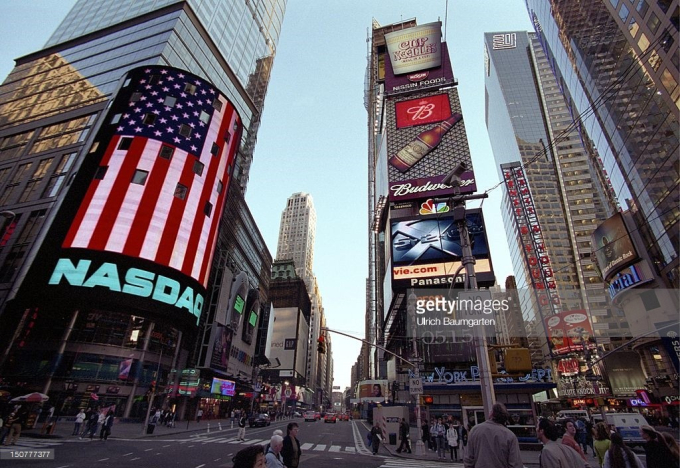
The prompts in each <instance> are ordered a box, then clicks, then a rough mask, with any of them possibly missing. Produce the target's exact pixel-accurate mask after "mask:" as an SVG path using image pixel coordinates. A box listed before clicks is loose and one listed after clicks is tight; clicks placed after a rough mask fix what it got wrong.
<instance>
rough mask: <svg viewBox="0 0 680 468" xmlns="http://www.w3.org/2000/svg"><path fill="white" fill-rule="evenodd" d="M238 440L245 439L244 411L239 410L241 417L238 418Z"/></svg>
mask: <svg viewBox="0 0 680 468" xmlns="http://www.w3.org/2000/svg"><path fill="white" fill-rule="evenodd" d="M238 440H246V412H245V411H241V417H240V418H239V420H238Z"/></svg>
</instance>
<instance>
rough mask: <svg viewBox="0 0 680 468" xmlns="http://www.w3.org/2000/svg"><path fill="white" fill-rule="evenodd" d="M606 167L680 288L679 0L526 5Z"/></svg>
mask: <svg viewBox="0 0 680 468" xmlns="http://www.w3.org/2000/svg"><path fill="white" fill-rule="evenodd" d="M527 8H528V11H529V15H530V16H531V18H532V20H533V22H534V24H535V25H536V27H535V29H536V31H537V33H538V40H539V42H540V43H541V44H542V45H543V48H544V49H545V51H546V56H547V57H548V60H549V61H550V63H551V67H552V68H553V69H554V71H555V73H556V75H557V80H558V82H559V86H560V87H561V88H562V89H563V90H564V92H565V93H566V94H567V96H568V99H567V106H568V108H569V110H570V112H571V113H572V114H573V115H574V116H575V117H576V116H578V120H577V124H578V128H579V129H580V130H581V131H582V132H581V135H583V139H584V142H585V144H586V145H588V146H590V147H592V149H591V152H597V158H598V163H599V168H598V169H599V171H600V172H601V173H602V174H605V175H606V177H607V178H608V180H609V181H610V182H611V187H612V190H613V192H614V194H615V196H616V199H617V201H618V203H619V205H620V206H621V208H622V209H624V210H625V209H630V211H631V212H632V213H633V215H634V218H635V223H636V224H637V229H639V231H640V234H641V235H642V237H643V239H644V244H645V245H644V247H645V250H646V251H648V252H649V253H650V256H651V258H652V263H653V268H654V269H655V273H656V274H658V275H659V276H660V277H661V278H663V281H665V283H666V284H667V285H668V286H669V287H673V288H678V286H679V285H680V276H679V273H678V265H679V262H680V260H679V259H678V248H679V247H678V246H680V237H679V236H680V229H678V219H679V218H680V190H679V187H678V184H679V183H680V167H679V166H678V147H679V141H680V125H679V124H678V120H679V118H680V108H679V104H678V103H679V102H680V101H679V98H680V86H679V81H680V77H679V76H680V75H679V71H678V70H679V68H680V66H679V59H678V57H679V54H678V28H679V23H680V20H679V15H680V12H679V8H678V2H677V1H676V0H659V1H649V0H618V1H604V0H603V1H594V2H581V3H574V2H571V1H568V0H557V1H553V2H549V3H546V2H543V1H535V0H529V1H528V2H527Z"/></svg>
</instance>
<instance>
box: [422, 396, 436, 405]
mask: <svg viewBox="0 0 680 468" xmlns="http://www.w3.org/2000/svg"><path fill="white" fill-rule="evenodd" d="M432 403H434V399H433V398H432V395H420V405H421V406H422V405H431V404H432Z"/></svg>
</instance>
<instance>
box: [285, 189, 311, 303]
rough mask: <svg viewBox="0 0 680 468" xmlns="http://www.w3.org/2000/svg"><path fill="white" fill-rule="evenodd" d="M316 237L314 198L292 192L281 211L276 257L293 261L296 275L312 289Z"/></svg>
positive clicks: (306, 194)
mask: <svg viewBox="0 0 680 468" xmlns="http://www.w3.org/2000/svg"><path fill="white" fill-rule="evenodd" d="M315 236H316V211H315V210H314V200H313V199H312V196H311V195H310V194H308V193H301V192H299V193H294V194H293V195H291V196H290V197H289V198H288V201H287V202H286V207H285V208H284V209H283V213H281V225H280V226H279V241H278V245H277V247H276V259H277V260H293V262H294V263H295V270H296V271H297V274H298V275H299V276H300V277H301V278H302V279H304V280H305V283H306V284H307V289H308V290H310V291H311V290H312V289H313V288H312V287H311V286H312V283H311V280H312V277H313V276H314V272H313V267H314V238H315Z"/></svg>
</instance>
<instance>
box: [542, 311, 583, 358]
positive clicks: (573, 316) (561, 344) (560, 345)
mask: <svg viewBox="0 0 680 468" xmlns="http://www.w3.org/2000/svg"><path fill="white" fill-rule="evenodd" d="M545 328H546V331H547V333H548V342H549V343H550V346H551V348H552V352H553V354H567V353H572V352H579V351H583V350H584V349H586V346H587V347H588V349H595V343H594V342H593V341H592V337H593V327H592V326H591V325H590V320H589V319H588V314H587V313H586V311H585V310H569V311H566V312H560V313H559V314H555V315H551V316H550V317H546V319H545Z"/></svg>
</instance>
